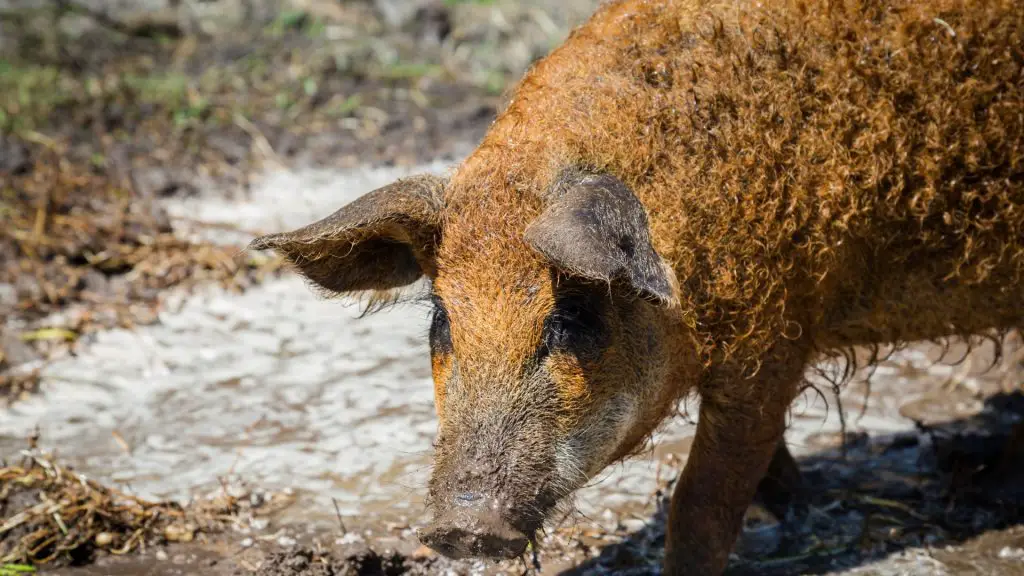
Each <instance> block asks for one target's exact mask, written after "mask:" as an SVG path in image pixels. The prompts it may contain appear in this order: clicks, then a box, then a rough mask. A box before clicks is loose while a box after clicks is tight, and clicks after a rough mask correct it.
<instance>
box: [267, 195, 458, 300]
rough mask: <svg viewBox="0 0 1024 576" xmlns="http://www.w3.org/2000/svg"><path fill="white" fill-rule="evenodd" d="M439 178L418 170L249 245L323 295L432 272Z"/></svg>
mask: <svg viewBox="0 0 1024 576" xmlns="http://www.w3.org/2000/svg"><path fill="white" fill-rule="evenodd" d="M444 186H445V180H444V179H442V178H439V177H437V176H431V175H421V176H413V177H410V178H405V179H402V180H398V181H397V182H394V183H392V184H389V185H387V186H384V187H383V188H378V189H376V190H374V191H372V192H369V193H367V194H365V195H364V196H362V197H360V198H358V199H357V200H355V201H353V202H352V203H350V204H348V205H346V206H344V207H342V208H341V209H340V210H338V211H337V212H335V213H334V214H331V215H330V216H328V217H326V218H324V219H323V220H320V221H318V222H314V223H313V224H310V225H308V226H305V227H303V228H299V229H298V230H294V231H292V232H283V233H280V234H269V235H267V236H261V237H259V238H256V239H255V240H253V241H252V242H251V243H250V244H249V248H250V249H253V250H267V249H272V250H274V251H275V252H277V253H278V254H280V255H282V256H283V257H284V258H285V260H287V261H288V262H290V263H291V264H293V265H294V266H295V267H296V268H297V269H298V271H299V272H300V273H301V274H302V275H303V276H305V277H306V278H308V279H309V280H310V281H311V282H312V283H313V284H314V285H316V286H317V287H319V288H321V289H323V290H324V291H326V292H328V293H335V294H340V293H347V292H357V291H363V290H375V291H376V290H390V289H393V288H399V287H401V286H406V285H408V284H412V283H413V282H415V281H416V280H418V279H419V278H420V277H421V276H423V275H424V274H426V275H428V276H431V277H433V276H435V275H436V270H435V263H434V253H435V249H436V247H437V243H438V240H439V238H440V234H441V207H442V204H443V194H444V192H443V191H444Z"/></svg>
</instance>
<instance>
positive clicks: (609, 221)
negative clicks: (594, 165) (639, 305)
mask: <svg viewBox="0 0 1024 576" xmlns="http://www.w3.org/2000/svg"><path fill="white" fill-rule="evenodd" d="M524 238H525V240H526V242H527V243H528V244H530V245H531V246H532V247H533V248H534V249H535V250H536V251H537V252H539V253H540V254H541V255H542V256H543V257H544V258H545V259H546V260H548V261H549V262H550V263H551V264H552V265H553V266H555V267H556V268H558V269H560V270H562V271H563V272H565V273H567V274H570V275H575V276H579V277H583V278H587V279H591V280H599V281H603V282H608V283H612V282H618V283H624V284H625V285H627V286H628V287H630V288H631V289H632V290H633V291H635V292H636V293H638V294H639V295H640V296H642V297H643V298H645V299H647V300H651V301H654V302H656V303H658V304H660V305H663V306H666V307H669V306H674V305H676V304H677V302H678V296H677V291H678V287H677V284H676V281H675V274H674V272H673V271H672V269H671V268H670V267H669V266H668V264H667V263H666V262H665V261H664V260H663V259H662V258H661V256H659V255H658V253H657V252H655V250H654V247H653V246H652V245H651V237H650V229H649V227H648V223H647V213H646V212H645V211H644V207H643V205H642V204H641V203H640V201H639V200H638V199H637V197H636V196H635V195H634V194H633V192H632V191H631V190H630V189H629V188H628V187H627V186H626V185H625V184H623V183H622V182H621V181H620V180H619V179H618V178H615V177H614V176H611V175H607V174H598V175H595V174H580V173H569V174H567V175H563V176H562V177H561V178H559V180H558V182H556V183H555V185H554V186H552V189H551V190H550V192H549V195H548V198H547V207H546V208H545V210H544V212H543V213H542V214H541V215H540V216H538V217H537V219H536V220H534V221H533V222H532V223H531V224H530V225H529V226H528V227H527V229H526V232H525V236H524Z"/></svg>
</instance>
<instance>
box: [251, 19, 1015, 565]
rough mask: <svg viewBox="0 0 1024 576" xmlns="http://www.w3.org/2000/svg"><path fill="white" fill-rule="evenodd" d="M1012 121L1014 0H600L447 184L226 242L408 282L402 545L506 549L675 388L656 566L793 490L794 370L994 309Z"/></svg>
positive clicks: (320, 268)
mask: <svg viewBox="0 0 1024 576" xmlns="http://www.w3.org/2000/svg"><path fill="white" fill-rule="evenodd" d="M1022 133H1024V10H1022V9H1021V8H1020V7H1019V5H1017V4H1016V2H1015V0H976V1H974V0H929V1H927V2H917V1H911V0H895V1H893V2H888V1H884V2H883V1H881V0H877V1H876V0H832V1H829V2H822V3H820V4H815V3H806V2H802V1H798V0H763V1H760V2H750V1H743V0H741V1H738V2H733V1H729V2H725V1H722V2H719V1H716V0H708V1H697V0H623V1H618V2H609V3H607V4H605V5H603V6H602V7H601V8H599V9H598V10H597V11H596V12H595V14H594V15H593V16H592V17H591V18H590V19H589V20H588V21H587V22H586V23H584V24H583V25H581V26H580V27H578V28H577V29H575V30H574V31H573V32H572V33H571V35H570V36H569V38H568V39H567V40H566V41H565V42H564V43H563V44H562V45H561V46H559V47H558V48H557V49H555V50H554V51H552V52H551V53H550V54H549V55H548V56H546V57H545V58H543V59H541V60H539V61H538V62H536V63H535V64H534V65H533V66H532V67H531V69H530V70H529V71H528V72H527V73H526V74H525V76H524V77H523V78H522V79H521V80H520V82H519V83H518V85H517V86H516V87H515V89H514V90H513V91H511V92H510V94H509V98H508V101H507V103H506V104H505V105H504V106H503V107H502V110H501V112H500V113H499V114H498V116H497V118H496V120H495V121H494V122H493V124H492V125H491V126H490V127H489V130H488V132H487V134H486V136H485V137H484V138H483V140H482V142H480V144H479V146H478V147H477V148H476V149H475V150H474V151H473V152H472V153H471V154H470V155H469V156H468V157H467V158H466V159H465V160H464V161H462V162H461V163H459V165H458V166H456V167H454V168H453V169H452V170H450V171H449V172H448V173H447V174H445V175H443V176H433V175H418V176H412V177H409V178H403V179H400V180H398V181H396V182H394V183H392V184H390V185H387V186H384V187H382V188H380V189H377V190H374V191H372V192H369V193H367V194H366V195H364V196H362V197H360V198H358V199H357V200H355V201H353V202H351V203H350V204H348V205H346V206H343V207H341V208H340V209H339V210H338V211H337V212H335V213H334V214H331V215H330V216H327V217H326V218H324V219H323V220H320V221H318V222H315V223H313V224H310V225H308V226H305V227H303V228H300V229H298V230H294V231H291V232H283V233H276V234H270V235H266V236H261V237H259V238H257V239H255V240H254V241H253V242H252V244H251V248H253V249H258V250H265V249H272V250H274V251H276V252H277V253H278V254H280V255H281V256H282V257H283V258H284V259H285V260H287V261H288V262H290V263H291V264H292V265H293V266H294V267H295V269H296V270H297V271H298V272H299V273H301V274H302V275H303V276H305V278H307V279H308V281H309V282H310V283H311V284H312V285H313V286H314V287H315V288H316V289H317V290H319V291H321V292H324V293H326V294H330V295H357V296H362V297H365V298H367V299H368V300H369V301H370V302H371V303H380V302H388V301H390V300H392V299H394V298H396V297H397V296H401V295H402V294H407V293H408V290H409V288H408V287H410V286H412V285H414V284H417V282H418V281H420V280H421V279H423V278H426V281H425V282H424V283H425V284H428V285H429V287H430V289H429V291H430V294H429V298H430V301H431V303H432V304H431V306H432V308H433V311H432V313H431V319H430V330H429V344H430V359H431V365H432V373H433V381H434V393H435V403H436V410H437V415H438V418H439V424H438V431H437V437H436V442H435V454H434V466H433V471H432V475H431V479H430V481H429V486H428V503H429V506H428V508H429V510H430V512H431V513H432V514H431V516H430V520H429V522H428V523H427V524H426V527H425V528H424V529H423V530H422V531H421V532H420V534H419V537H420V539H421V540H422V541H423V542H424V543H425V544H426V545H428V546H430V547H432V548H433V549H435V550H437V551H438V552H440V553H442V554H444V555H447V556H450V557H455V558H463V557H488V558H513V557H516V556H519V555H521V554H523V553H524V551H525V550H526V549H527V547H528V544H529V543H530V542H531V541H532V540H533V539H534V537H535V534H536V533H537V532H538V530H539V529H541V528H542V526H543V525H544V523H545V521H546V520H548V519H550V518H551V516H552V515H553V514H554V511H555V510H556V509H557V508H558V507H560V506H561V505H562V504H563V503H565V502H567V501H568V500H569V499H570V497H571V494H572V493H573V492H574V491H575V490H576V489H578V488H579V487H581V486H582V485H584V484H585V483H586V482H587V481H588V480H590V479H592V478H594V477H595V475H597V474H598V473H599V472H600V471H601V470H603V469H605V468H606V467H608V466H609V465H611V464H613V463H615V462H619V461H621V460H622V459H624V458H627V457H629V456H630V455H632V454H635V453H636V452H637V451H638V450H642V449H643V448H644V447H645V446H646V445H648V440H649V439H650V438H651V435H652V433H653V432H654V431H656V429H657V428H658V426H659V425H660V424H661V423H662V422H663V421H665V420H666V419H667V418H669V417H671V416H672V415H674V414H676V413H677V407H678V404H679V402H680V401H681V400H683V399H686V398H690V397H697V398H699V400H700V402H699V410H698V414H697V416H698V420H697V426H696V432H695V437H694V441H693V444H692V448H691V451H690V453H689V455H688V458H687V461H686V465H685V468H684V470H683V471H682V473H681V474H680V477H679V479H678V481H677V482H676V483H675V488H674V489H673V490H674V492H673V495H672V502H671V506H670V512H669V515H668V521H667V522H668V525H667V542H666V551H665V565H664V570H665V573H666V574H673V575H675V574H702V575H708V574H710V575H714V574H719V573H721V572H722V571H723V570H724V569H725V567H726V565H727V561H728V555H729V552H730V550H731V549H732V547H733V545H734V542H735V540H736V538H737V536H738V534H739V532H740V531H741V527H742V526H741V524H742V517H743V515H744V512H745V510H746V508H747V507H748V505H749V504H750V503H751V501H752V499H753V498H754V497H755V496H756V495H757V494H758V487H759V486H761V487H762V490H765V491H767V492H772V493H774V494H775V496H773V498H776V497H778V498H782V499H783V500H784V499H785V497H786V495H787V494H797V493H798V491H797V490H796V489H795V487H798V486H799V484H800V480H799V470H798V469H797V468H796V465H795V463H794V462H793V459H792V457H791V456H790V454H789V453H788V451H787V450H786V449H785V444H784V440H783V435H784V431H785V428H786V414H787V409H788V407H789V406H790V405H791V403H792V402H793V400H794V399H795V397H796V396H797V395H798V393H799V392H800V391H801V389H802V387H803V386H804V384H805V382H806V380H805V373H806V372H807V370H808V368H809V366H812V365H813V364H814V363H815V362H817V361H819V360H821V359H822V358H828V357H845V356H847V355H848V354H850V351H851V350H853V349H854V348H855V347H858V346H871V345H878V344H899V343H905V342H911V341H916V340H922V339H940V338H949V337H962V336H970V335H977V334H988V333H991V332H992V331H995V333H1003V332H1005V331H1008V330H1012V329H1015V328H1018V327H1020V326H1022V325H1024V322H1022V320H1024V306H1022V305H1021V302H1022V298H1024V284H1022V282H1021V275H1022V273H1024V146H1022V142H1024V140H1022ZM417 285H422V284H417Z"/></svg>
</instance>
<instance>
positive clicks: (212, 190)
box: [0, 0, 1024, 576]
mask: <svg viewBox="0 0 1024 576" xmlns="http://www.w3.org/2000/svg"><path fill="white" fill-rule="evenodd" d="M545 4H553V3H544V2H540V1H528V2H511V1H504V0H495V1H461V2H460V1H443V2H442V1H436V2H431V1H422V0H410V1H408V2H401V1H387V0H377V1H370V0H357V1H353V2H334V1H328V0H288V1H285V0H280V1H277V0H275V1H266V2H258V1H241V0H239V1H229V0H213V1H206V2H198V1H192V0H182V1H178V2H174V1H170V0H168V1H166V2H164V1H160V0H147V1H146V2H129V1H127V0H126V1H120V0H88V1H86V0H82V1H79V2H57V1H52V2H49V1H47V2H37V1H33V0H26V1H18V0H0V55H2V57H0V221H2V222H3V225H2V226H0V398H2V400H0V402H3V403H4V404H5V407H3V408H0V423H2V420H3V419H4V417H5V416H6V414H5V413H4V412H3V411H4V410H11V409H13V408H12V407H15V406H18V405H21V403H24V402H25V401H26V400H27V399H29V398H31V397H33V396H34V395H36V393H37V392H38V390H37V388H38V386H39V382H40V374H41V373H42V372H44V371H45V368H46V367H47V366H49V365H51V364H52V363H54V362H58V361H60V360H62V359H67V358H69V357H75V356H77V355H79V354H87V353H88V352H87V349H86V348H85V347H84V344H83V343H84V342H86V341H89V340H90V337H91V336H92V335H95V334H97V333H101V332H104V331H107V330H110V329H112V328H124V329H127V330H129V331H135V330H139V329H140V328H141V327H144V326H150V325H153V324H156V323H159V322H161V315H162V314H163V313H164V312H165V307H166V306H165V296H166V295H167V294H168V293H172V292H174V293H177V292H176V291H188V290H191V289H199V288H202V287H205V286H210V285H214V284H219V285H220V286H223V287H224V288H225V289H226V290H227V291H228V292H229V293H230V292H236V293H241V292H245V291H248V290H252V289H253V288H254V287H255V286H258V285H261V284H262V283H264V282H266V281H267V280H268V279H271V278H277V277H279V276H280V275H281V274H283V273H284V272H283V271H281V270H280V269H279V266H278V263H277V262H276V261H274V260H271V259H267V258H263V257H258V256H256V255H242V254H240V252H239V249H240V247H241V246H240V245H229V244H223V243H212V242H209V241H207V240H204V239H203V238H202V237H200V236H189V235H182V234H180V233H176V232H175V231H176V230H178V229H180V227H181V226H180V225H181V224H183V223H184V224H189V222H182V221H181V220H188V217H187V216H182V215H180V214H179V215H176V216H174V217H172V216H170V215H169V213H168V211H167V210H166V209H165V206H166V204H167V202H166V201H167V200H168V199H172V200H173V199H190V198H199V199H202V198H209V197H218V198H221V199H223V200H225V201H226V202H234V201H238V202H242V201H243V200H244V199H246V198H247V197H248V195H250V194H251V193H252V188H253V179H254V175H258V174H261V173H264V172H266V171H268V170H275V169H278V170H287V169H295V168H297V167H317V168H331V169H346V168H357V167H362V166H394V167H402V166H414V165H418V164H420V163H422V162H424V161H428V160H433V159H439V158H440V159H450V160H454V159H457V158H458V157H459V156H460V155H461V154H464V153H465V151H466V146H467V144H469V145H471V144H472V143H474V142H475V141H476V140H478V139H479V138H480V137H481V136H482V135H483V134H484V132H485V131H486V129H487V126H488V125H489V123H490V122H491V120H492V119H493V117H494V115H495V114H496V112H497V110H498V109H500V107H501V105H502V101H503V98H504V94H505V91H506V90H507V88H508V87H509V86H510V85H511V83H513V82H514V81H515V79H516V78H518V76H519V75H520V74H521V73H522V72H523V70H525V68H526V67H527V66H528V65H529V63H530V62H531V61H532V60H533V59H535V58H537V57H539V56H541V55H543V54H544V53H546V52H547V51H548V50H549V49H550V48H551V47H552V46H554V45H556V44H557V42H558V41H559V40H560V39H561V38H562V37H564V35H565V34H566V33H567V31H568V29H569V28H570V27H571V25H573V24H574V23H576V22H578V21H580V20H581V19H582V18H583V17H584V16H585V15H586V14H587V13H588V11H589V10H590V9H592V8H593V6H594V5H595V4H596V2H593V1H590V0H573V1H570V2H565V3H560V4H559V5H558V6H553V5H545ZM291 199H292V197H290V196H287V191H286V192H285V193H283V194H282V197H281V202H288V201H290V200H291ZM192 223H193V224H196V225H197V226H200V227H201V226H207V225H208V224H206V223H203V222H192ZM234 232H238V233H240V234H241V235H243V236H245V235H247V234H249V233H250V232H255V231H248V230H244V229H243V230H234ZM1007 362H1008V366H1009V368H1007V370H1008V372H1007V374H1008V376H1007V378H1008V380H1006V379H1004V380H1003V381H1002V382H1001V383H1000V385H999V386H983V387H980V388H976V389H975V388H971V387H970V386H966V387H965V386H960V385H957V386H954V387H953V388H950V387H949V386H948V383H945V384H942V383H940V384H941V385H939V384H936V386H935V393H933V394H925V395H924V396H915V401H914V402H913V403H910V404H907V405H906V406H902V404H901V403H900V402H899V400H900V398H901V394H903V392H902V390H904V388H901V387H900V386H901V385H905V384H906V382H907V381H913V379H914V378H917V377H918V376H920V375H915V373H913V372H908V373H906V374H899V375H897V376H894V377H892V378H891V379H890V380H889V382H890V386H889V387H886V386H877V387H876V388H875V389H874V390H873V391H872V393H871V395H870V396H869V398H870V399H871V400H869V402H876V403H895V404H900V405H901V406H902V408H901V414H902V415H903V416H904V417H905V418H907V419H909V421H912V422H914V423H915V427H914V428H913V429H911V430H901V431H899V432H894V433H873V434H871V435H867V434H863V433H859V434H851V435H849V436H848V437H846V438H845V441H843V440H844V439H842V438H840V437H838V436H836V435H834V434H831V435H830V434H821V435H818V436H812V437H811V444H810V445H809V446H805V447H804V448H807V449H806V450H805V451H804V453H803V455H802V456H801V457H800V458H799V460H800V465H801V468H802V469H803V471H804V473H805V476H806V479H807V483H808V485H807V489H806V492H805V494H804V496H803V498H801V500H800V501H799V502H798V503H797V505H796V506H795V507H794V509H793V511H792V512H791V514H790V516H788V517H787V518H783V519H778V518H774V517H772V516H771V514H770V513H767V512H766V511H764V510H758V509H756V508H755V509H752V512H751V514H750V517H749V525H748V527H747V530H746V532H745V534H744V537H743V539H742V541H741V543H740V545H739V547H738V548H737V550H736V553H735V554H734V557H733V559H732V562H731V566H730V573H732V574H847V573H849V574H853V573H856V574H878V575H888V574H893V575H895V574H994V575H999V576H1009V575H1013V574H1024V529H1021V527H1020V524H1021V521H1022V519H1024V516H1022V513H1024V510H1022V509H1021V503H1022V502H1024V500H1022V498H1021V494H1020V492H1019V490H1020V489H1021V487H1022V486H1024V469H1021V468H1018V466H1019V465H1022V464H1024V458H1021V457H1019V456H1020V454H1019V452H1018V451H1019V450H1021V449H1024V448H1021V446H1024V444H1020V443H1014V442H1010V441H1009V439H1010V438H1011V435H1012V434H1013V432H1012V431H1013V430H1014V425H1015V424H1016V423H1018V422H1021V421H1022V420H1024V396H1022V395H1021V393H1020V392H1017V391H1015V390H1017V389H1019V388H1020V384H1021V378H1020V372H1019V370H1018V364H1019V362H1018V360H1017V359H1015V358H1010V359H1009V360H1008V361H1007ZM922 377H923V376H922ZM901 379H902V380H901ZM901 382H902V384H901ZM232 385H233V386H238V385H239V384H238V383H237V382H236V383H234V384H232ZM853 392H856V391H853ZM851 393H852V392H851ZM846 406H847V410H848V411H849V412H850V414H851V416H850V418H851V420H853V419H854V416H855V414H856V410H857V406H856V404H855V403H850V402H848V403H847V404H846ZM965 406H970V407H973V408H971V409H969V410H968V409H965V408H964V407H965ZM881 428H885V427H884V426H882V427H881ZM42 442H44V443H45V438H43V439H42ZM121 442H124V440H123V439H122V440H121ZM25 445H26V446H28V444H27V443H26V444H25ZM56 448H57V452H58V453H57V454H56V455H55V456H52V457H51V456H50V455H44V454H43V453H41V452H36V451H30V452H29V453H28V455H26V454H23V453H14V452H13V451H12V453H9V454H2V453H0V459H2V460H3V462H2V463H0V576H8V575H9V574H15V573H21V572H20V571H21V570H22V569H23V568H21V567H22V566H24V567H25V568H24V570H30V569H32V568H30V567H29V566H30V565H35V566H36V569H38V570H39V571H40V572H43V573H48V574H61V575H67V576H85V575H92V574H95V575H101V574H102V575H106V574H111V575H113V574H125V575H128V574H153V575H157V576H159V575H172V574H173V575H178V574H180V575H184V574H203V575H225V576H226V575H232V576H234V575H248V574H255V575H260V576H269V575H276V574H281V575H294V576H304V575H308V576H312V575H317V576H327V575H342V574H344V575H356V574H360V575H361V574H367V575H369V574H374V575H376V574H388V575H398V574H411V575H415V574H491V573H494V574H497V573H502V574H523V573H529V572H533V571H535V570H537V571H539V572H540V573H543V574H572V575H576V574H579V575H583V574H637V575H640V574H644V575H646V574H651V575H653V574H657V573H659V570H660V568H659V565H660V561H661V558H662V555H663V547H664V507H665V505H666V498H667V494H669V493H670V492H671V482H670V481H669V479H670V478H671V477H672V473H673V472H674V471H676V470H678V468H679V466H680V465H681V464H682V462H683V460H684V459H685V448H686V446H685V442H682V443H679V444H678V445H676V444H673V445H671V446H663V447H661V448H659V449H657V450H656V452H657V454H658V456H657V457H658V459H659V466H661V464H662V462H663V463H664V466H665V468H666V472H665V474H664V476H662V475H660V474H659V475H658V478H663V481H661V482H660V487H661V488H660V491H658V492H656V493H651V494H650V495H649V499H648V501H647V503H646V504H644V505H643V506H632V505H631V506H616V505H609V509H608V510H607V514H606V515H602V516H601V517H584V516H583V515H581V514H576V515H570V516H568V517H567V518H566V519H564V520H563V521H561V522H560V523H556V525H555V526H553V527H552V528H551V529H550V530H549V533H548V534H547V536H546V537H544V538H542V539H541V542H540V546H539V549H538V550H537V551H536V554H535V555H532V557H528V558H524V559H523V560H521V561H515V562H508V563H502V564H488V563H482V562H478V563H454V562H449V561H447V560H444V559H441V558H438V557H436V556H435V555H433V554H431V553H430V552H429V551H427V550H425V549H423V548H421V547H420V546H419V545H418V543H417V542H416V539H415V536H414V533H413V526H411V525H410V524H394V523H390V522H389V523H382V522H380V521H378V520H377V519H375V518H374V517H370V516H366V517H359V518H351V517H346V518H344V519H343V518H341V515H340V514H339V518H338V526H337V527H336V528H333V529H325V528H324V527H323V526H316V527H312V526H305V525H303V524H302V523H301V522H299V523H296V522H288V523H278V522H276V514H277V513H278V512H279V511H280V510H279V507H278V506H276V505H274V506H270V505H267V504H268V502H277V500H275V498H279V497H281V496H280V495H275V494H274V493H271V492H270V491H261V489H260V488H259V487H254V488H252V489H251V490H247V491H239V490H236V489H234V488H231V487H230V486H227V485H225V487H224V489H223V491H222V492H217V493H215V494H213V495H212V496H211V497H210V498H206V499H198V500H195V501H193V502H191V503H188V504H178V503H173V502H149V501H144V500H140V499H135V498H134V497H125V496H124V494H122V493H121V492H119V491H117V490H114V489H113V488H110V487H107V486H105V485H104V484H103V483H101V482H96V481H94V480H88V481H86V480H81V476H79V475H77V473H76V472H74V470H72V469H71V468H67V467H65V466H63V465H62V464H61V462H62V459H64V458H67V459H72V460H73V459H74V456H75V455H74V454H69V453H68V452H67V451H63V450H62V449H61V448H62V447H60V446H58V447H56ZM612 492H613V490H612V489H609V501H611V499H612V496H613V494H612ZM225 494H228V495H230V498H229V499H228V500H224V499H223V497H224V495H225ZM253 494H256V495H257V496H253ZM218 497H220V498H221V499H220V500H218ZM335 505H336V504H335ZM321 512H322V511H321ZM328 513H332V512H331V511H328ZM299 515H300V516H301V511H300V513H299ZM183 526H184V527H185V529H184V530H183V529H182V527H183ZM186 534H187V537H185V535H186ZM186 540H187V541H186ZM5 563H6V564H5ZM538 569H539V570H538Z"/></svg>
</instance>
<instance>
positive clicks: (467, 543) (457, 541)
mask: <svg viewBox="0 0 1024 576" xmlns="http://www.w3.org/2000/svg"><path fill="white" fill-rule="evenodd" d="M501 512H502V506H501V505H500V503H498V502H496V501H495V500H493V499H491V498H487V497H484V496H481V495H479V494H475V493H466V494H459V495H458V496H456V497H455V504H454V505H453V506H451V507H450V508H448V509H447V510H445V511H443V512H440V513H438V514H437V515H436V516H435V517H434V519H433V520H432V521H431V522H430V524H428V525H427V527H426V528H424V529H422V530H420V531H419V534H418V536H419V539H420V541H421V542H423V543H424V544H426V545H427V546H429V547H430V548H432V549H433V550H435V551H437V552H439V553H441V554H443V555H445V556H448V557H449V558H456V559H458V558H473V557H478V558H516V557H518V556H521V555H522V554H523V552H525V551H526V546H527V544H528V543H529V538H528V537H527V536H526V534H524V533H523V532H522V531H520V530H518V529H516V528H515V527H513V526H512V524H510V523H509V522H508V521H507V520H505V519H504V518H503V517H502V513H501Z"/></svg>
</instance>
